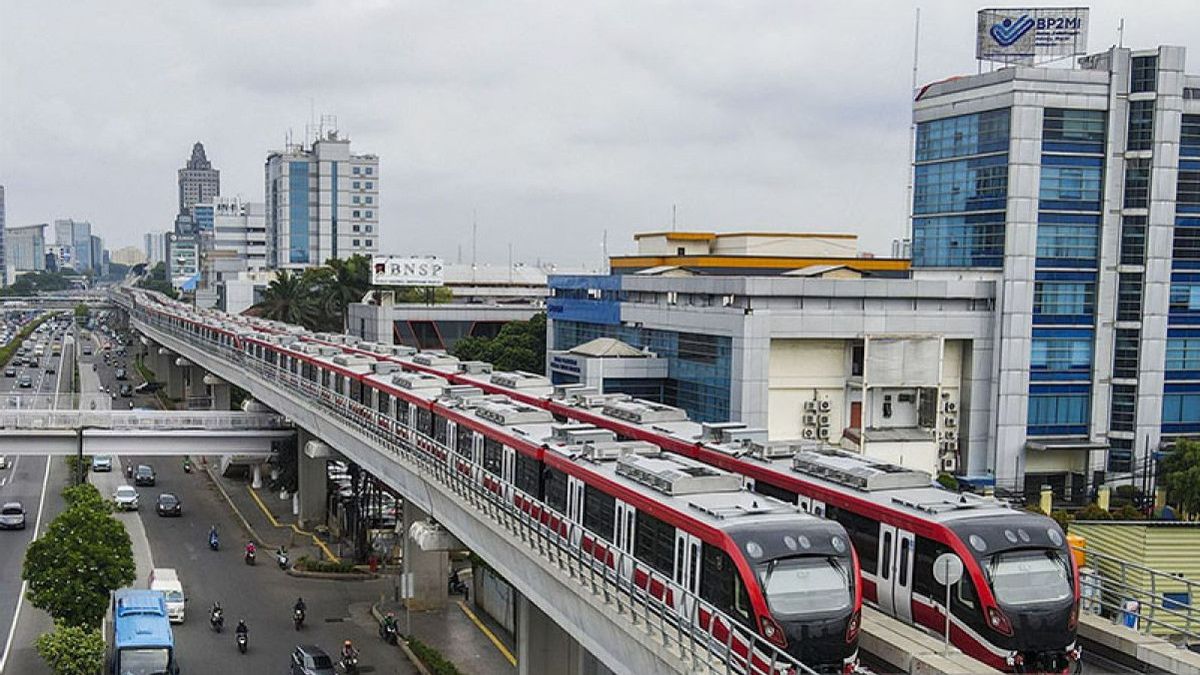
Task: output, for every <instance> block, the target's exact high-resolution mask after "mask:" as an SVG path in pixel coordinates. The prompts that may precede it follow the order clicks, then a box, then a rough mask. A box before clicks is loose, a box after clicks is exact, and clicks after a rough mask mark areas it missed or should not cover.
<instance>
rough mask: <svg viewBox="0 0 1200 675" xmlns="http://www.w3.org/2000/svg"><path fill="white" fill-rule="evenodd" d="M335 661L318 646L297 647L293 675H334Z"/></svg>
mask: <svg viewBox="0 0 1200 675" xmlns="http://www.w3.org/2000/svg"><path fill="white" fill-rule="evenodd" d="M334 673H335V671H334V669H333V659H331V658H329V654H326V653H325V650H324V649H321V648H320V647H318V646H316V645H296V648H295V649H293V650H292V670H291V675H334Z"/></svg>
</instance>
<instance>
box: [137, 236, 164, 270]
mask: <svg viewBox="0 0 1200 675" xmlns="http://www.w3.org/2000/svg"><path fill="white" fill-rule="evenodd" d="M143 245H144V248H145V253H146V265H147V266H148V267H154V266H155V265H157V264H158V263H160V262H166V260H167V233H166V232H147V233H146V235H145V237H144V244H143Z"/></svg>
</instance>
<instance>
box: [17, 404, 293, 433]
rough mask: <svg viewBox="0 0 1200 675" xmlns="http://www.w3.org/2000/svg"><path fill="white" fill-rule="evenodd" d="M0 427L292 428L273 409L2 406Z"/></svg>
mask: <svg viewBox="0 0 1200 675" xmlns="http://www.w3.org/2000/svg"><path fill="white" fill-rule="evenodd" d="M0 428H4V429H15V430H55V429H64V430H65V429H80V428H88V429H112V430H115V431H180V430H200V431H262V430H277V429H289V428H290V426H289V425H288V424H287V421H286V420H285V419H284V418H283V417H282V416H280V415H275V414H273V413H248V412H233V411H229V412H224V411H209V410H195V411H180V412H171V411H155V410H28V409H25V410H20V411H15V410H0Z"/></svg>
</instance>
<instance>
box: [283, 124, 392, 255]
mask: <svg viewBox="0 0 1200 675" xmlns="http://www.w3.org/2000/svg"><path fill="white" fill-rule="evenodd" d="M265 171H266V216H267V218H266V222H267V246H268V251H267V260H268V264H269V265H271V266H272V267H281V268H294V269H302V268H305V267H313V266H317V265H321V264H324V262H325V261H326V260H328V259H330V258H348V257H350V256H352V255H354V254H363V255H367V256H370V255H373V254H375V253H376V252H377V251H378V250H379V206H380V205H379V157H378V156H376V155H356V154H351V152H350V140H349V139H348V138H342V137H340V136H339V135H338V132H336V131H328V132H325V133H323V134H322V135H321V136H320V137H319V138H318V140H316V141H314V142H313V143H312V144H311V145H307V146H305V145H292V146H289V147H288V148H287V149H286V150H284V151H280V152H272V153H271V154H269V155H268V156H267V162H266V167H265Z"/></svg>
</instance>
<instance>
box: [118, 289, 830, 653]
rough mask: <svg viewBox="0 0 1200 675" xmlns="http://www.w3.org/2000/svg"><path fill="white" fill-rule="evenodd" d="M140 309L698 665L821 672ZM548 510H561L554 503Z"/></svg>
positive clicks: (382, 432) (418, 452) (357, 413)
mask: <svg viewBox="0 0 1200 675" xmlns="http://www.w3.org/2000/svg"><path fill="white" fill-rule="evenodd" d="M132 314H133V315H134V316H132V317H131V319H132V320H133V321H135V322H138V323H141V324H142V330H143V331H145V330H146V328H147V327H149V328H151V329H152V331H153V332H155V333H164V332H165V333H167V334H169V335H171V336H172V337H175V338H177V339H180V340H183V341H184V342H186V343H188V344H190V345H192V346H193V347H196V348H199V349H203V350H204V351H205V353H206V355H207V356H209V357H211V358H216V359H219V360H221V361H224V362H225V363H226V365H228V366H230V367H232V368H235V369H237V370H239V371H241V372H247V373H250V374H252V375H255V376H257V380H258V384H260V385H262V386H266V387H269V388H270V389H272V390H273V391H274V393H275V394H277V395H279V396H282V397H284V398H287V399H293V400H294V399H296V398H299V401H297V403H298V404H299V405H301V406H306V407H311V406H313V405H316V406H319V407H320V408H321V409H322V410H323V411H325V412H327V413H329V415H328V417H330V418H332V420H331V421H332V422H333V423H334V424H336V425H337V426H339V427H341V429H342V430H343V431H344V432H346V433H349V434H352V435H356V436H359V437H363V436H365V437H366V439H367V442H368V443H369V444H370V445H371V446H372V447H374V448H375V449H376V450H379V451H386V452H387V454H390V456H391V457H392V459H393V460H395V461H397V462H401V463H404V464H405V465H406V468H408V469H409V470H410V471H414V472H415V473H417V474H418V475H420V476H421V477H423V478H424V479H426V481H427V482H428V483H430V484H432V485H434V486H436V487H438V488H441V489H442V491H443V492H445V493H450V494H452V495H455V496H457V497H458V498H460V499H461V500H462V501H464V502H465V503H466V504H468V505H469V506H471V507H472V508H473V510H474V511H475V513H476V514H478V516H480V517H484V516H486V518H487V520H489V521H491V522H492V523H493V524H495V525H498V526H499V527H501V528H502V529H503V530H504V532H505V533H506V535H507V536H508V537H509V538H510V541H513V542H519V543H520V544H522V545H523V547H524V548H525V549H526V550H527V551H528V552H529V553H530V554H533V555H536V556H538V557H539V558H541V559H542V560H543V561H545V562H547V563H549V564H550V565H552V566H553V567H554V568H556V569H557V570H558V571H559V572H560V573H562V574H565V575H566V576H567V577H568V578H569V579H571V580H572V581H574V582H576V583H577V584H579V585H580V586H582V587H583V589H584V590H586V591H587V592H589V593H590V594H591V595H592V596H593V597H595V598H598V599H601V600H602V601H603V602H604V603H605V604H606V605H608V606H610V607H613V608H614V609H615V612H616V616H618V617H622V618H624V619H625V620H626V621H627V622H628V623H629V624H631V625H632V626H633V627H634V628H636V629H637V630H640V631H641V632H642V633H643V634H645V635H648V636H651V637H653V638H656V639H657V640H658V641H660V642H661V643H662V644H663V646H664V647H666V648H667V649H668V650H673V651H674V652H675V653H677V654H678V655H679V656H680V657H681V658H682V659H683V660H684V663H685V664H687V665H689V666H690V667H691V668H700V667H704V668H710V669H713V670H715V671H716V672H721V673H726V674H727V675H734V674H737V675H742V674H745V675H780V674H800V673H803V674H811V675H815V671H813V670H812V669H811V668H809V667H808V666H806V665H804V664H803V663H801V662H800V661H798V660H797V659H796V658H795V657H793V656H791V655H790V654H788V653H787V652H786V651H784V650H782V649H780V648H779V647H777V646H776V645H774V644H772V643H770V642H768V641H767V640H766V639H765V638H763V637H761V636H759V635H758V634H757V633H756V632H754V631H752V630H749V629H747V628H746V627H745V626H744V625H743V624H740V623H739V622H738V621H737V620H735V619H733V618H732V617H730V616H729V615H727V614H724V613H723V612H721V611H720V610H719V609H717V608H716V607H715V606H714V605H712V604H711V603H709V602H707V601H705V600H704V599H703V598H701V597H700V596H698V595H696V594H694V593H692V592H691V591H689V590H688V589H686V588H684V587H682V586H680V585H679V584H677V583H675V581H674V580H673V579H671V578H670V577H668V576H664V575H663V574H661V573H659V572H658V571H656V570H653V569H651V568H649V567H647V566H645V564H643V563H641V562H639V561H638V560H637V559H636V558H634V557H633V556H632V555H631V554H629V553H627V552H625V551H622V550H621V549H619V548H617V547H616V546H613V545H611V544H609V543H608V542H607V541H606V540H605V538H604V537H602V536H599V535H596V534H593V533H592V532H590V531H589V530H587V529H586V528H584V527H582V525H580V524H578V523H575V522H572V521H570V520H568V519H567V518H566V517H565V516H561V515H559V514H554V515H555V517H556V518H555V519H556V520H557V521H559V522H561V523H562V525H563V526H562V527H552V526H551V524H550V523H549V522H548V521H547V519H543V518H540V517H536V516H535V515H533V514H532V513H531V512H530V511H527V510H525V509H522V508H520V507H518V506H517V505H516V504H515V503H514V500H512V499H511V498H509V499H506V498H505V497H504V496H503V495H501V494H497V493H496V492H493V491H491V490H488V489H486V488H485V487H484V486H483V485H482V484H480V482H479V481H478V480H477V479H476V478H475V477H474V476H472V475H465V474H464V473H463V472H461V471H460V470H459V469H458V468H457V467H456V466H452V463H451V462H448V461H447V458H449V457H454V456H455V455H454V454H453V453H452V451H451V450H450V449H449V448H448V447H446V446H445V445H442V444H440V443H438V442H436V441H435V440H434V439H433V438H431V437H429V436H426V435H424V434H422V433H420V432H418V431H416V430H414V429H411V428H409V427H407V426H405V425H402V424H400V423H399V422H398V421H396V420H394V419H392V418H391V417H390V416H388V415H385V414H382V413H380V412H378V411H377V410H374V409H373V408H371V407H370V406H366V405H362V404H359V403H357V402H355V401H353V400H351V399H349V398H348V397H346V396H344V395H340V394H335V393H334V392H331V391H329V390H328V389H324V388H322V387H320V386H318V385H317V384H316V383H314V382H310V381H308V380H306V379H304V378H301V377H298V376H296V375H295V374H294V373H290V372H288V371H286V370H283V369H281V368H278V367H275V366H271V365H269V364H266V363H263V362H261V361H259V360H257V359H251V358H249V357H247V356H246V355H245V354H243V353H242V352H240V351H237V350H234V349H231V348H229V347H227V346H225V345H222V344H219V343H218V342H215V341H212V340H207V339H203V338H199V337H197V336H195V335H192V334H190V333H188V332H186V331H182V330H179V329H177V328H176V327H175V326H172V325H170V324H169V323H167V322H164V321H161V320H156V319H155V318H154V317H150V316H146V315H144V314H141V313H139V312H137V311H134V312H133V313H132ZM297 395H299V396H297ZM539 511H541V512H544V513H547V514H549V513H552V511H551V510H550V509H547V508H545V507H541V508H540V509H539ZM585 533H586V534H587V535H588V537H589V538H591V539H592V540H593V541H595V542H596V543H595V544H594V545H593V546H591V547H589V549H590V550H586V551H585V550H584V547H583V546H582V545H581V544H577V543H573V542H582V541H583V537H582V535H583V534H585ZM635 570H636V572H637V575H635V574H634V571H635ZM638 578H641V579H642V581H639V580H637V579H638Z"/></svg>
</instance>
